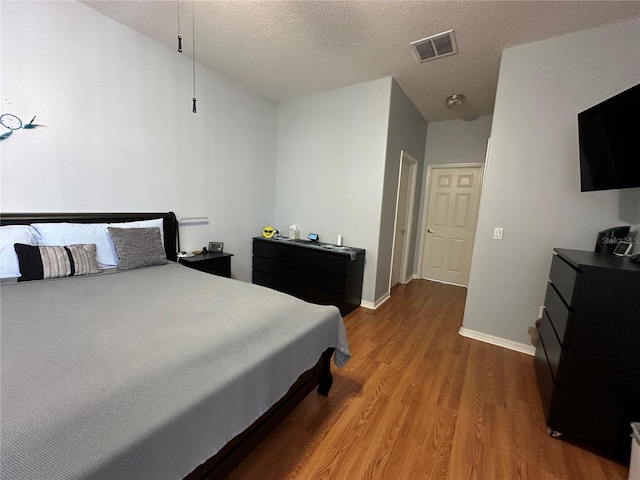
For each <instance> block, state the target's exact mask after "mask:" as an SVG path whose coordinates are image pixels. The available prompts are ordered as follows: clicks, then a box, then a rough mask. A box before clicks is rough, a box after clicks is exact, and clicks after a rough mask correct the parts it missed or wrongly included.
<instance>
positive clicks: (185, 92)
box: [0, 1, 276, 281]
mask: <svg viewBox="0 0 640 480" xmlns="http://www.w3.org/2000/svg"><path fill="white" fill-rule="evenodd" d="M0 8H1V9H2V10H1V13H2V44H1V46H2V74H1V75H2V92H1V99H2V109H1V110H2V112H3V113H5V112H7V111H11V112H12V113H14V114H16V115H18V116H19V117H20V118H22V119H23V120H29V119H31V117H32V116H33V115H37V119H36V120H37V121H36V123H42V124H43V125H45V127H42V128H37V129H35V130H19V131H16V132H15V133H14V134H13V135H12V136H11V137H10V138H8V139H7V140H5V141H3V142H2V143H1V144H0V147H1V148H2V152H1V153H2V161H1V164H0V169H1V170H0V172H1V183H0V186H1V194H0V202H1V205H0V208H1V210H2V211H4V212H36V211H41V212H42V211H66V212H71V211H122V212H127V211H167V210H172V211H175V212H176V213H177V214H178V216H183V217H191V216H208V217H209V224H208V225H200V226H198V225H196V226H186V227H183V228H182V229H181V236H182V246H183V248H184V249H188V250H193V249H196V248H201V247H202V246H204V245H206V244H207V242H208V241H222V242H225V250H228V251H230V252H232V253H234V254H235V257H234V258H233V261H232V272H233V276H234V277H237V278H240V279H242V280H247V281H248V280H250V279H251V237H252V236H254V235H257V234H259V232H260V231H261V230H262V227H263V226H264V225H266V224H269V223H272V222H273V220H274V216H275V162H276V105H275V103H274V102H272V101H269V100H266V99H264V98H262V97H260V96H258V95H254V94H252V93H249V92H247V91H245V90H243V89H241V88H238V87H236V86H235V85H233V84H232V83H230V82H229V81H227V80H225V79H224V78H223V77H222V76H220V75H218V74H216V73H215V72H213V71H211V70H210V69H207V68H205V67H203V66H201V65H198V68H197V85H198V90H197V98H198V113H197V114H193V113H191V97H192V90H191V89H192V84H191V82H192V77H191V61H190V60H189V59H188V58H187V57H185V56H183V55H181V54H179V53H177V52H176V51H174V50H172V49H169V48H167V47H165V46H163V45H161V44H159V43H157V42H155V41H154V40H151V39H149V38H147V37H144V36H142V35H141V34H139V33H137V32H135V31H133V30H130V29H129V28H127V27H125V26H123V25H121V24H119V23H117V22H115V21H113V20H111V19H109V18H108V17H105V16H103V15H101V14H99V13H97V12H95V11H94V10H92V9H90V8H88V7H86V6H84V5H82V4H79V3H76V2H6V1H3V2H2V3H1V6H0ZM5 98H7V99H8V100H9V101H10V102H11V105H8V104H7V103H6V102H5V101H4V99H5ZM2 133H4V131H3V132H2Z"/></svg>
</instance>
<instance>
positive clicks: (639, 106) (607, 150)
mask: <svg viewBox="0 0 640 480" xmlns="http://www.w3.org/2000/svg"><path fill="white" fill-rule="evenodd" d="M578 137H579V143H580V187H581V190H582V191H583V192H588V191H593V190H613V189H618V188H632V187H640V84H638V85H636V86H635V87H631V88H630V89H628V90H625V91H624V92H622V93H619V94H618V95H616V96H614V97H611V98H609V99H608V100H605V101H604V102H602V103H599V104H597V105H595V106H593V107H591V108H589V109H588V110H585V111H584V112H581V113H579V114H578Z"/></svg>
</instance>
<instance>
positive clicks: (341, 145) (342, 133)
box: [275, 77, 391, 302]
mask: <svg viewBox="0 0 640 480" xmlns="http://www.w3.org/2000/svg"><path fill="white" fill-rule="evenodd" d="M390 92H391V78H390V77H387V78H383V79H380V80H374V81H371V82H366V83H361V84H357V85H352V86H349V87H345V88H340V89H336V90H332V91H329V92H325V93H320V94H317V95H310V96H307V97H302V98H297V99H293V100H286V101H284V102H281V103H280V104H279V107H278V147H277V148H278V161H277V169H276V225H275V227H276V228H278V229H280V230H281V231H282V232H283V233H288V227H289V225H291V224H293V223H295V224H296V225H297V226H298V228H300V229H301V234H302V238H306V236H307V234H308V233H309V232H315V233H318V234H319V235H320V241H325V242H329V243H334V242H335V241H336V238H337V236H338V234H341V235H342V236H343V237H344V244H345V245H349V246H354V247H360V248H365V249H366V250H367V253H366V260H365V273H364V285H363V293H362V297H363V300H364V301H368V302H373V301H374V300H375V294H374V292H375V281H376V266H377V261H378V235H379V230H380V210H381V205H382V185H383V176H384V166H385V153H386V142H387V126H388V121H389V103H390Z"/></svg>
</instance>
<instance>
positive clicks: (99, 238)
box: [23, 218, 164, 268]
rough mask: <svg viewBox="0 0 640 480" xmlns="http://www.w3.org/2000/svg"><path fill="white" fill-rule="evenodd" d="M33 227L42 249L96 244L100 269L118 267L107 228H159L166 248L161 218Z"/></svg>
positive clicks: (35, 225)
mask: <svg viewBox="0 0 640 480" xmlns="http://www.w3.org/2000/svg"><path fill="white" fill-rule="evenodd" d="M32 226H33V228H35V229H36V230H37V232H38V234H39V235H40V239H39V240H38V243H37V245H39V246H42V247H55V246H60V245H74V244H79V243H95V244H96V247H97V253H96V258H97V259H98V265H99V266H100V268H112V267H117V266H118V254H117V253H116V248H115V246H114V245H113V241H112V240H111V236H110V235H109V232H108V230H107V227H116V228H143V227H158V228H160V238H161V239H162V246H163V247H164V230H163V228H162V227H163V221H162V219H161V218H157V219H153V220H141V221H137V222H123V223H64V222H63V223H34V224H33V225H32ZM23 243H24V242H23Z"/></svg>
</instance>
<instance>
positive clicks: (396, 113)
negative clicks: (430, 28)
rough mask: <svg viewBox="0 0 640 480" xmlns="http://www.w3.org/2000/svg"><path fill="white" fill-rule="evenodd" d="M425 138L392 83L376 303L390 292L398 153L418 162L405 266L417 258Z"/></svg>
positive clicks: (418, 118)
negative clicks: (411, 227) (409, 239)
mask: <svg viewBox="0 0 640 480" xmlns="http://www.w3.org/2000/svg"><path fill="white" fill-rule="evenodd" d="M426 136H427V121H426V120H425V119H424V118H423V117H422V114H420V112H419V111H418V109H417V108H416V107H415V105H414V104H413V103H412V102H411V100H410V99H409V97H407V95H406V94H405V93H404V90H402V87H400V85H398V83H397V82H396V81H395V80H394V81H393V82H392V83H391V106H390V113H389V131H388V135H387V151H386V152H387V153H386V160H385V168H384V184H383V194H382V213H381V216H380V218H381V221H380V246H379V252H378V271H377V276H376V290H375V299H376V300H378V299H380V298H382V297H384V296H385V295H386V294H387V293H388V292H389V278H390V275H391V261H392V251H393V232H394V227H395V214H396V203H397V197H398V176H399V175H400V152H401V151H403V150H404V151H405V152H406V153H408V154H409V155H411V156H412V157H413V158H414V159H416V160H417V161H418V168H417V173H416V179H417V185H416V197H415V203H414V210H413V212H411V213H412V223H413V232H412V236H411V241H410V246H409V252H408V254H409V258H408V265H413V264H414V252H415V255H417V248H416V245H417V242H416V239H417V238H418V237H417V235H418V230H419V223H420V222H419V218H420V217H419V215H418V213H419V210H420V208H419V207H420V198H421V193H422V182H420V179H421V178H422V169H423V164H424V150H425V141H426Z"/></svg>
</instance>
